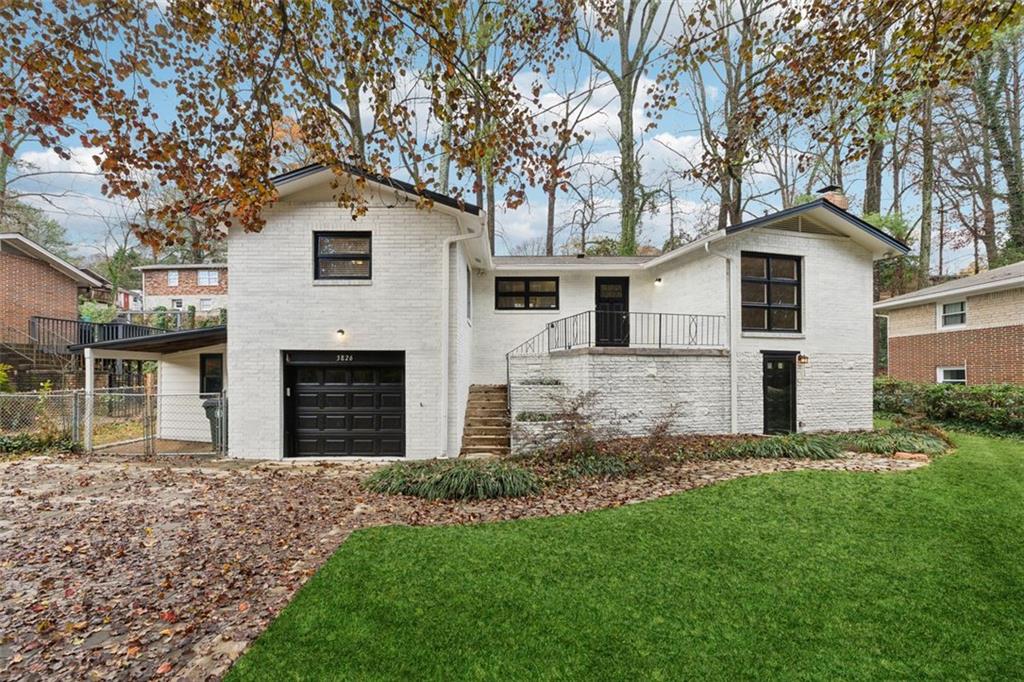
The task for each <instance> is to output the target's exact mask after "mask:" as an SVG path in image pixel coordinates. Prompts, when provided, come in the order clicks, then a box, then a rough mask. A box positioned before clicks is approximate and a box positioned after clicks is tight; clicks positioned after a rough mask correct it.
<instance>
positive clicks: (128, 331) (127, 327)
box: [29, 315, 167, 354]
mask: <svg viewBox="0 0 1024 682" xmlns="http://www.w3.org/2000/svg"><path fill="white" fill-rule="evenodd" d="M166 333H167V330H165V329H158V328H157V327H147V326H144V325H141V324H127V323H124V322H88V321H86V320H69V319H61V318H56V317H42V316H38V315H37V316H33V317H32V318H31V319H30V320H29V336H31V337H32V338H34V339H35V342H36V344H37V345H38V346H39V347H40V348H42V349H43V350H46V351H48V352H50V353H56V354H67V353H68V352H69V351H68V346H73V345H77V344H84V343H96V342H98V341H112V340H115V339H134V338H138V337H142V336H153V335H156V334H166Z"/></svg>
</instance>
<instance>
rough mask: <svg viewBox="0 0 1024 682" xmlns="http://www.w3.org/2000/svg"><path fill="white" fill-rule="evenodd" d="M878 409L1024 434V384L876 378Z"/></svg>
mask: <svg viewBox="0 0 1024 682" xmlns="http://www.w3.org/2000/svg"><path fill="white" fill-rule="evenodd" d="M875 409H876V410H877V411H879V412H887V413H891V414H903V415H912V416H923V417H926V418H928V419H932V420H935V421H939V422H945V423H949V424H968V425H971V426H973V427H978V428H981V429H984V430H988V431H992V432H997V433H1010V434H1024V386H1012V385H1009V384H988V385H981V386H963V385H957V384H917V383H913V382H909V381H896V380H894V379H888V378H883V379H876V380H875Z"/></svg>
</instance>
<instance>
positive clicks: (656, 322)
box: [509, 310, 725, 355]
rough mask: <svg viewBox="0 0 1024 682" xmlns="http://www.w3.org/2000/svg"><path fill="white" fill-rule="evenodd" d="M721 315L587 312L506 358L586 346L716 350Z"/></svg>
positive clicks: (558, 324)
mask: <svg viewBox="0 0 1024 682" xmlns="http://www.w3.org/2000/svg"><path fill="white" fill-rule="evenodd" d="M724 331H725V316H724V315H689V314H681V313H637V312H616V311H605V310H587V311H585V312H582V313H577V314H576V315H570V316H569V317H563V318H562V319H560V320H555V321H554V322H549V323H548V325H547V327H546V328H545V329H544V331H542V332H540V333H539V334H537V335H536V336H534V337H532V338H530V339H528V340H527V341H525V342H523V343H522V344H520V345H519V346H517V347H516V348H514V349H513V350H511V351H510V352H509V355H538V354H543V353H550V352H551V351H559V350H570V349H572V348H580V347H587V346H609V347H615V346H619V347H627V348H716V347H722V346H724V343H723V338H724Z"/></svg>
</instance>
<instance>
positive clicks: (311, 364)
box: [285, 351, 405, 457]
mask: <svg viewBox="0 0 1024 682" xmlns="http://www.w3.org/2000/svg"><path fill="white" fill-rule="evenodd" d="M285 418H286V426H285V441H286V447H287V452H288V455H289V456H291V457H384V456H386V457H400V456H403V455H404V454H405V354H404V353H402V352H400V351H398V352H390V351H389V352H349V353H335V352H311V351H292V352H288V353H285Z"/></svg>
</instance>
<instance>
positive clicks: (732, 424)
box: [704, 242, 739, 433]
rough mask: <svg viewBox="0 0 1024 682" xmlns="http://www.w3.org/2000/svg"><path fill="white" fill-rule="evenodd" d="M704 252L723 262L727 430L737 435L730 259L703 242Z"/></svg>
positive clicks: (735, 339)
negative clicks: (727, 393)
mask: <svg viewBox="0 0 1024 682" xmlns="http://www.w3.org/2000/svg"><path fill="white" fill-rule="evenodd" d="M704 252H705V253H707V254H708V255H709V256H718V257H719V258H721V259H722V260H724V261H725V308H726V314H725V333H726V335H727V336H728V337H729V428H730V431H731V432H732V433H739V418H738V416H739V415H738V412H739V399H738V396H737V394H736V387H737V384H738V383H739V380H738V378H737V375H736V342H737V338H736V335H735V328H736V325H734V324H733V315H734V314H735V313H734V311H733V305H732V299H733V293H732V288H733V287H732V257H731V256H726V255H724V254H721V253H718V252H717V251H712V250H711V243H710V242H704Z"/></svg>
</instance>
